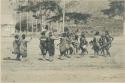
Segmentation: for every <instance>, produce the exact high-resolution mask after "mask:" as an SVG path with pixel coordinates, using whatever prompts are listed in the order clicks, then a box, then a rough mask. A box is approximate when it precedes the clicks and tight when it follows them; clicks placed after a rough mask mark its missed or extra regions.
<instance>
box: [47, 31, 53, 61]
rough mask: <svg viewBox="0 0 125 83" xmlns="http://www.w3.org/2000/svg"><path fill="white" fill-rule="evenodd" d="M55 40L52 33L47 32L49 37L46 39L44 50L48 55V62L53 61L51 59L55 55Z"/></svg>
mask: <svg viewBox="0 0 125 83" xmlns="http://www.w3.org/2000/svg"><path fill="white" fill-rule="evenodd" d="M54 40H55V38H54V37H53V35H52V32H49V37H47V39H46V50H47V52H48V53H49V61H50V62H51V61H53V57H54V54H55V44H54Z"/></svg>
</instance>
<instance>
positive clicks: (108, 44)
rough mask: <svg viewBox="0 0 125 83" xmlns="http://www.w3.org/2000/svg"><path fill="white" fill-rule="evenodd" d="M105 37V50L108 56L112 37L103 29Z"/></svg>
mask: <svg viewBox="0 0 125 83" xmlns="http://www.w3.org/2000/svg"><path fill="white" fill-rule="evenodd" d="M105 38H106V44H105V50H106V53H107V55H109V56H110V52H109V49H110V48H111V44H112V41H113V40H114V38H113V37H111V35H110V34H109V32H108V31H105Z"/></svg>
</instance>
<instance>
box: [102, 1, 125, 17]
mask: <svg viewBox="0 0 125 83" xmlns="http://www.w3.org/2000/svg"><path fill="white" fill-rule="evenodd" d="M109 6H110V8H109V9H104V10H102V11H101V12H103V13H104V15H108V16H109V17H115V16H117V15H118V16H121V17H123V16H124V12H125V9H124V0H113V1H110V5H109Z"/></svg>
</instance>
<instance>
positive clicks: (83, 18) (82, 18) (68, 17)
mask: <svg viewBox="0 0 125 83" xmlns="http://www.w3.org/2000/svg"><path fill="white" fill-rule="evenodd" d="M62 16H63V15H62V14H60V15H57V16H53V17H51V18H49V19H48V20H49V22H57V21H58V22H62V19H61V18H62ZM90 17H91V15H90V14H82V13H77V12H72V13H65V21H72V20H74V24H79V23H83V22H84V23H87V20H88V18H90Z"/></svg>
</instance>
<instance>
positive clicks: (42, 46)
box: [40, 31, 46, 59]
mask: <svg viewBox="0 0 125 83" xmlns="http://www.w3.org/2000/svg"><path fill="white" fill-rule="evenodd" d="M40 50H41V54H42V55H43V59H45V55H46V36H45V32H44V31H43V32H42V33H41V37H40Z"/></svg>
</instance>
